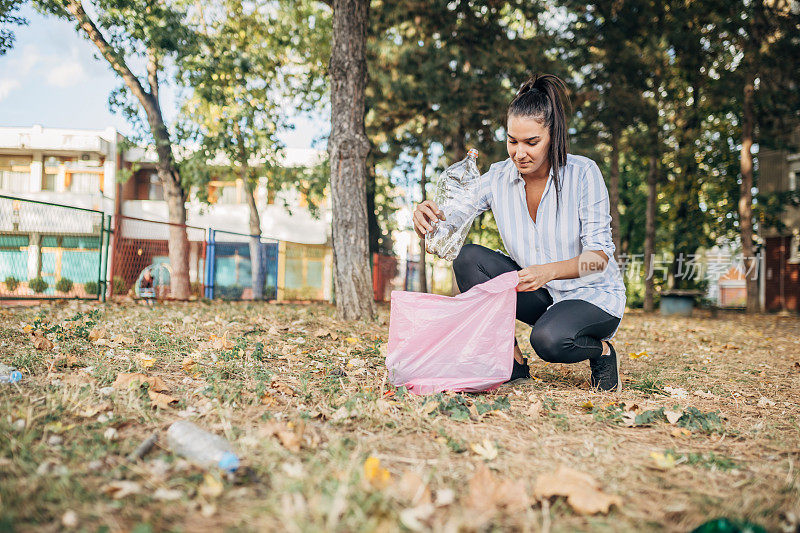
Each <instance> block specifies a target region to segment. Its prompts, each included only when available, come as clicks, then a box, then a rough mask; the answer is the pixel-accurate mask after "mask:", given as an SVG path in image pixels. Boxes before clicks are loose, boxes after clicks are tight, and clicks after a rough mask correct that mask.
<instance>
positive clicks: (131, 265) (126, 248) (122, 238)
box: [109, 215, 207, 299]
mask: <svg viewBox="0 0 800 533" xmlns="http://www.w3.org/2000/svg"><path fill="white" fill-rule="evenodd" d="M176 229H177V230H178V231H182V232H186V237H187V240H188V243H189V250H188V256H189V257H188V259H189V282H190V284H191V288H192V290H191V293H192V294H193V295H194V296H197V297H200V296H202V295H203V290H204V286H205V260H206V234H207V232H206V229H205V228H199V227H195V226H187V225H184V224H172V223H169V222H157V221H153V220H144V219H141V218H135V217H129V216H124V215H117V216H115V217H114V235H113V239H112V246H111V248H112V254H111V255H112V260H111V271H110V273H109V277H110V279H111V284H110V287H109V294H110V295H112V296H113V295H115V294H116V295H124V294H127V295H129V296H133V297H142V296H150V295H152V296H154V297H156V298H158V299H166V298H170V297H171V294H170V281H171V276H172V272H173V271H174V269H175V267H176V265H172V264H171V262H170V258H169V238H170V232H171V231H173V230H176ZM148 292H150V293H151V294H148Z"/></svg>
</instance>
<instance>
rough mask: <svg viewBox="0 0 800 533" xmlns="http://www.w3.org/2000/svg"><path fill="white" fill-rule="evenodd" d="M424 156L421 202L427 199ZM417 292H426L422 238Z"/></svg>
mask: <svg viewBox="0 0 800 533" xmlns="http://www.w3.org/2000/svg"><path fill="white" fill-rule="evenodd" d="M426 155H427V150H426V151H423V152H422V176H421V177H420V179H419V186H420V189H421V191H422V201H423V202H424V201H425V200H426V199H427V194H426V192H425V184H426V183H427V179H426V177H425V170H426V168H427V165H426V163H425V157H426ZM419 290H420V292H428V272H427V271H426V270H425V237H424V236H423V237H422V238H420V240H419Z"/></svg>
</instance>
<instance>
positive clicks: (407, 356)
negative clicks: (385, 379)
mask: <svg viewBox="0 0 800 533" xmlns="http://www.w3.org/2000/svg"><path fill="white" fill-rule="evenodd" d="M518 283H519V276H518V275H517V273H516V272H507V273H505V274H502V275H500V276H498V277H496V278H493V279H490V280H489V281H487V282H485V283H481V284H480V285H476V286H474V287H472V288H471V289H470V290H468V291H467V292H465V293H463V294H459V295H458V296H455V297H450V296H440V295H437V294H425V293H419V292H403V291H392V310H391V316H390V319H389V348H388V355H387V356H386V367H387V368H388V369H389V380H390V381H391V382H392V384H394V385H396V386H398V387H399V386H401V385H404V386H405V387H407V388H408V389H409V390H410V391H411V392H413V393H415V394H433V393H436V392H441V391H444V390H450V391H464V392H476V391H482V390H487V389H492V388H495V387H497V386H498V385H500V384H501V383H503V382H505V381H507V380H508V379H509V378H510V377H511V369H512V367H513V360H514V319H515V316H516V312H517V291H516V286H517V284H518Z"/></svg>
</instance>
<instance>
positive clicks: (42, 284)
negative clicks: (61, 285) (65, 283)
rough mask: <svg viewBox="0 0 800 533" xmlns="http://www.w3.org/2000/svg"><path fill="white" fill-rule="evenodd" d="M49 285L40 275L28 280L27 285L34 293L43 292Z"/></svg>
mask: <svg viewBox="0 0 800 533" xmlns="http://www.w3.org/2000/svg"><path fill="white" fill-rule="evenodd" d="M49 286H50V285H49V284H48V283H47V282H46V281H45V280H44V279H43V278H42V277H41V276H39V277H36V278H33V279H31V280H29V281H28V287H30V289H31V290H32V291H33V292H35V293H36V294H41V293H43V292H44V291H46V290H47V288H48V287H49Z"/></svg>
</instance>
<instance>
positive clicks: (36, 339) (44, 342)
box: [31, 331, 54, 352]
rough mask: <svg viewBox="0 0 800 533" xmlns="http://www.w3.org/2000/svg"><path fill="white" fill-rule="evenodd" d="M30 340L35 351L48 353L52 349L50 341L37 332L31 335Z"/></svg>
mask: <svg viewBox="0 0 800 533" xmlns="http://www.w3.org/2000/svg"><path fill="white" fill-rule="evenodd" d="M31 340H32V341H33V347H34V348H36V349H37V350H41V351H43V352H49V351H50V350H52V349H53V346H54V344H53V343H52V342H51V341H50V339H48V338H47V337H45V336H44V335H43V334H42V333H40V332H38V331H34V332H33V333H31Z"/></svg>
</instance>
